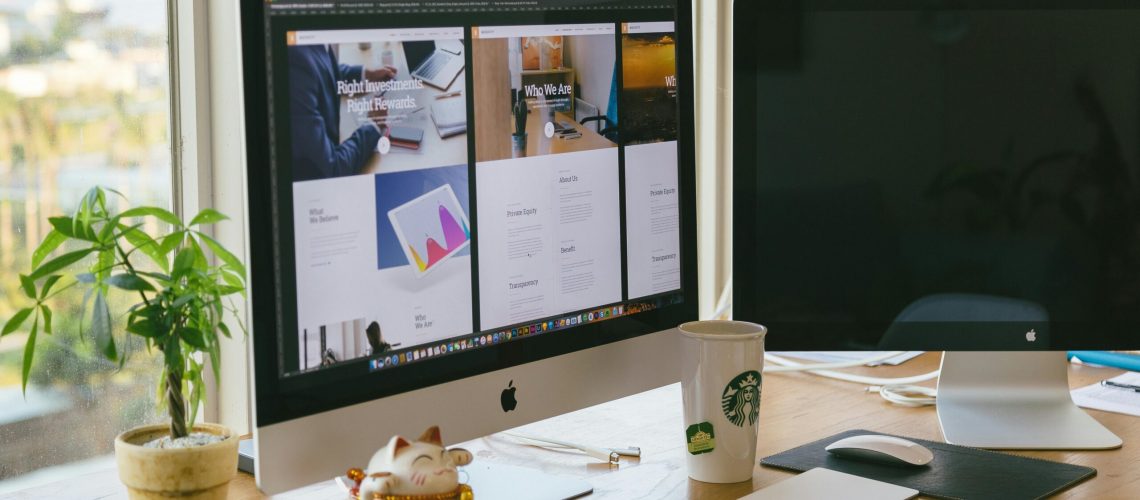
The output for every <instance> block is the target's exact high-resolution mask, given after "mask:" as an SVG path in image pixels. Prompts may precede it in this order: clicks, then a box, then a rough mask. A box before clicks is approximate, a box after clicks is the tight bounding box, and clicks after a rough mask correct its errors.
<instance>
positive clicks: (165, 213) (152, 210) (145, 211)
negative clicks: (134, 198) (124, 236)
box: [119, 207, 182, 227]
mask: <svg viewBox="0 0 1140 500" xmlns="http://www.w3.org/2000/svg"><path fill="white" fill-rule="evenodd" d="M147 216H150V217H154V218H156V219H158V220H161V221H163V222H165V223H167V224H170V225H172V226H174V227H182V220H181V219H179V218H178V216H177V215H174V214H172V213H170V211H169V210H167V209H165V208H158V207H135V208H132V209H130V210H127V211H126V212H123V213H121V214H119V217H120V218H123V219H127V218H130V217H147Z"/></svg>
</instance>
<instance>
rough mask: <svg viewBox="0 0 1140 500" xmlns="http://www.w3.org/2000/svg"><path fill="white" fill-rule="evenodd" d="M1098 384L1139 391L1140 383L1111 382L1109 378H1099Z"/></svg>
mask: <svg viewBox="0 0 1140 500" xmlns="http://www.w3.org/2000/svg"><path fill="white" fill-rule="evenodd" d="M1100 385H1102V386H1104V387H1112V388H1114V389H1124V390H1126V391H1132V392H1140V385H1132V384H1122V383H1120V382H1113V381H1111V380H1101V381H1100Z"/></svg>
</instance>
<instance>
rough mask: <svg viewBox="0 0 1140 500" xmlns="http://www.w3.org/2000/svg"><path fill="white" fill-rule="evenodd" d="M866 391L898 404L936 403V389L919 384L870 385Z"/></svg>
mask: <svg viewBox="0 0 1140 500" xmlns="http://www.w3.org/2000/svg"><path fill="white" fill-rule="evenodd" d="M867 392H877V393H879V395H880V396H882V397H883V399H885V400H887V401H890V402H892V403H894V404H897V405H899V406H909V407H912V408H916V407H919V406H931V405H935V404H937V403H938V391H936V390H934V389H931V388H929V387H923V386H921V385H907V384H895V385H872V386H870V387H868V388H867Z"/></svg>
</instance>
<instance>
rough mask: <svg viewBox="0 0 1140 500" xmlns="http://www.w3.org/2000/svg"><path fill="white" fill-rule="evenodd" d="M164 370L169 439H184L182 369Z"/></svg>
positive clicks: (184, 420)
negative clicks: (168, 415) (168, 414)
mask: <svg viewBox="0 0 1140 500" xmlns="http://www.w3.org/2000/svg"><path fill="white" fill-rule="evenodd" d="M171 368H172V367H169V366H168V367H167V369H166V407H167V409H168V411H169V413H170V439H178V438H180V437H186V436H187V435H189V433H188V432H187V431H186V399H185V397H183V395H182V368H181V367H178V368H177V369H171Z"/></svg>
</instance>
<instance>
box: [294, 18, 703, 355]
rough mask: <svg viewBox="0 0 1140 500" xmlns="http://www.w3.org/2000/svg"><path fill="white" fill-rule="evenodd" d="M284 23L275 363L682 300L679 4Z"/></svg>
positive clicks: (403, 349)
mask: <svg viewBox="0 0 1140 500" xmlns="http://www.w3.org/2000/svg"><path fill="white" fill-rule="evenodd" d="M278 33H279V34H280V33H283V36H281V37H280V38H278V41H277V45H274V47H275V49H274V50H280V51H283V52H284V55H285V57H284V59H285V60H286V61H287V62H286V67H283V68H275V71H274V75H275V80H274V81H275V84H276V85H280V86H281V87H283V90H281V91H280V92H281V93H282V94H287V96H288V99H287V102H280V101H281V99H280V98H278V99H277V100H278V102H277V105H276V106H275V108H274V109H275V110H276V111H277V112H276V113H275V116H274V124H275V130H276V132H275V137H276V138H277V140H278V141H280V147H279V148H278V150H279V151H285V153H282V155H283V156H284V159H283V161H281V165H284V166H287V170H281V171H282V172H288V179H289V180H291V181H292V182H291V194H292V214H291V217H292V224H293V235H294V242H293V249H294V260H295V262H294V265H293V268H294V269H295V283H296V290H297V291H296V301H297V302H296V314H297V323H296V331H295V332H292V333H290V334H289V335H288V337H289V338H286V339H283V342H285V343H289V344H290V347H289V350H288V351H287V352H288V355H287V358H288V359H285V360H284V361H285V363H284V365H285V368H284V371H283V373H303V372H309V371H313V370H320V369H323V368H327V367H331V366H337V365H341V364H344V363H349V362H354V361H361V360H365V359H367V360H368V365H369V369H371V370H379V369H384V368H389V367H393V366H398V365H400V364H404V363H408V362H412V361H419V360H421V359H427V358H431V357H434V356H441V355H446V354H450V353H454V352H456V351H462V350H466V349H473V348H479V347H483V346H487V345H493V344H496V343H499V342H503V341H509V340H514V339H516V338H521V337H525V336H528V335H536V334H545V333H547V332H551V331H557V330H561V329H566V328H573V327H576V326H578V325H582V324H587V323H591V322H596V321H605V320H609V319H613V318H617V317H621V316H626V315H631V314H639V313H643V312H645V311H650V310H654V309H657V308H660V307H667V306H670V305H672V304H675V303H678V301H679V300H680V295H679V294H678V293H673V294H670V292H679V291H680V289H681V271H680V267H681V266H680V262H681V256H680V251H681V250H680V237H681V236H680V209H679V186H678V151H677V139H678V136H677V112H678V104H677V94H676V63H675V60H674V58H675V56H674V53H675V50H676V49H675V46H674V42H673V24H672V23H660V22H652V23H632V22H631V23H616V22H611V23H577V24H546V25H510V26H483V25H474V26H467V27H464V26H455V25H452V26H438V27H431V26H428V27H422V26H421V27H415V28H383V29H321V30H288V31H286V30H282V31H280V32H278ZM467 61H470V62H471V63H470V68H468V67H467V66H468V65H467ZM469 132H470V135H469ZM623 184H624V189H623ZM623 228H624V232H623ZM294 347H295V348H296V350H295V355H294V354H293V352H294V351H293V350H292V349H293V348H294Z"/></svg>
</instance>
